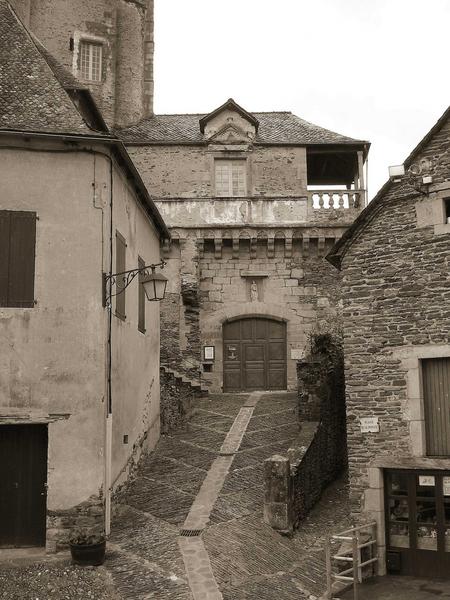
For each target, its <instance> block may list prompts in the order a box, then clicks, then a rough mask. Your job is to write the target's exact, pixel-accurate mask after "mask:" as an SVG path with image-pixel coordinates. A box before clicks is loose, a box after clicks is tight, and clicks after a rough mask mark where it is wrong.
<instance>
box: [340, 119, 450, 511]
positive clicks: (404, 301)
mask: <svg viewBox="0 0 450 600" xmlns="http://www.w3.org/2000/svg"><path fill="white" fill-rule="evenodd" d="M449 149H450V125H449V123H448V122H447V123H446V124H445V125H444V126H443V127H442V129H441V130H440V131H439V132H438V133H437V134H435V135H434V136H433V137H432V139H431V140H430V141H429V144H428V145H427V147H426V148H425V149H424V151H423V152H422V154H421V155H420V156H418V157H417V158H416V159H415V160H417V161H420V160H421V159H422V158H424V157H430V158H432V157H439V162H438V163H437V166H436V170H435V172H434V174H433V186H432V187H431V190H430V193H429V194H428V195H425V194H420V193H418V192H416V191H414V190H413V189H411V188H410V187H408V186H405V185H404V184H402V183H398V184H392V185H391V187H390V189H389V191H388V192H387V193H386V194H385V195H384V197H383V198H382V199H380V201H379V202H378V204H377V206H376V208H374V209H373V211H372V212H371V217H370V219H369V221H368V222H367V223H366V225H365V228H364V229H363V231H362V232H361V233H359V235H358V236H356V237H355V240H354V242H353V244H352V245H351V246H350V247H349V249H348V251H347V253H346V254H345V256H344V258H343V261H342V274H343V300H344V329H345V363H346V381H347V413H348V449H349V473H350V481H351V497H352V502H353V507H354V509H355V510H357V511H359V510H361V509H364V499H363V493H364V490H365V489H367V488H368V487H369V473H368V472H369V467H370V465H371V464H372V463H374V461H376V462H377V465H378V466H380V465H382V464H383V460H384V461H386V463H392V460H391V459H392V457H397V458H398V460H401V459H402V458H403V459H404V458H406V457H413V456H424V454H425V451H424V448H423V445H422V440H423V438H424V423H423V407H422V406H421V402H422V400H421V395H422V391H421V385H420V358H424V357H427V356H432V355H433V354H434V356H438V355H441V356H443V355H444V356H447V355H448V351H449V349H450V346H449V344H450V320H449V318H448V302H447V300H448V298H450V280H449V274H448V264H449V262H450V245H449V237H448V235H449V231H448V226H447V225H444V220H443V219H442V230H441V233H440V234H437V233H436V231H435V228H434V226H433V225H432V224H429V225H425V226H424V224H423V223H422V222H421V220H420V219H419V216H420V214H422V213H423V211H424V209H425V208H426V207H427V206H431V204H432V203H433V202H434V201H435V198H437V200H439V197H440V202H441V204H442V196H443V195H444V196H445V195H447V196H450V181H449V179H450V177H449V173H450V153H449ZM445 187H447V192H446V193H445V192H439V191H435V192H434V191H433V190H439V188H445ZM439 194H440V196H439ZM445 228H447V229H445ZM411 369H412V370H411ZM364 417H378V420H379V427H380V431H379V432H378V433H366V434H363V433H362V432H361V428H360V419H361V418H364ZM421 445H422V447H421ZM423 464H424V463H423ZM422 468H423V467H422Z"/></svg>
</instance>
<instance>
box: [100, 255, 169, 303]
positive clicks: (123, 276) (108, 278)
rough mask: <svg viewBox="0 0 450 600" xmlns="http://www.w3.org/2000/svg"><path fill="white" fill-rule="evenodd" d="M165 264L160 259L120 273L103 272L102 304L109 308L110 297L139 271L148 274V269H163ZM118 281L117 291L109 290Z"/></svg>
mask: <svg viewBox="0 0 450 600" xmlns="http://www.w3.org/2000/svg"><path fill="white" fill-rule="evenodd" d="M166 264H167V263H166V261H164V260H162V261H161V262H159V263H155V264H152V265H145V266H143V267H140V268H138V269H130V270H129V271H122V272H121V273H112V274H111V275H109V274H108V273H103V306H106V307H108V308H110V307H111V299H112V298H114V296H118V295H119V294H121V293H122V292H124V291H125V290H126V289H127V287H128V286H129V285H130V284H131V282H132V281H133V280H134V279H135V277H136V276H137V275H140V274H141V273H143V274H144V275H149V274H150V271H152V272H154V271H155V269H156V267H161V269H164V267H165V266H166ZM118 282H121V283H122V284H123V285H122V287H121V288H120V289H119V291H117V292H116V293H115V294H113V293H112V291H111V290H112V289H113V286H114V285H115V286H116V289H117V283H118ZM108 291H109V293H108Z"/></svg>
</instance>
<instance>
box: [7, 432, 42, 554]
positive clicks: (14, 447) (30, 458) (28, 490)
mask: <svg viewBox="0 0 450 600" xmlns="http://www.w3.org/2000/svg"><path fill="white" fill-rule="evenodd" d="M0 482H1V488H0V547H3V548H14V547H27V546H45V532H46V511H47V491H46V484H47V426H46V425H1V426H0Z"/></svg>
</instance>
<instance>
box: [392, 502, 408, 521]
mask: <svg viewBox="0 0 450 600" xmlns="http://www.w3.org/2000/svg"><path fill="white" fill-rule="evenodd" d="M408 519H409V507H408V500H407V498H399V499H396V498H389V520H390V521H408Z"/></svg>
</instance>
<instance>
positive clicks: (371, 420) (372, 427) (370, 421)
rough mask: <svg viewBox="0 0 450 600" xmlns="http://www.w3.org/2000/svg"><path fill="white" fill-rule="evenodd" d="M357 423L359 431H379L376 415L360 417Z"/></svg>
mask: <svg viewBox="0 0 450 600" xmlns="http://www.w3.org/2000/svg"><path fill="white" fill-rule="evenodd" d="M359 425H360V427H361V433H378V432H379V431H380V424H379V422H378V417H361V419H360V420H359Z"/></svg>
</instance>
